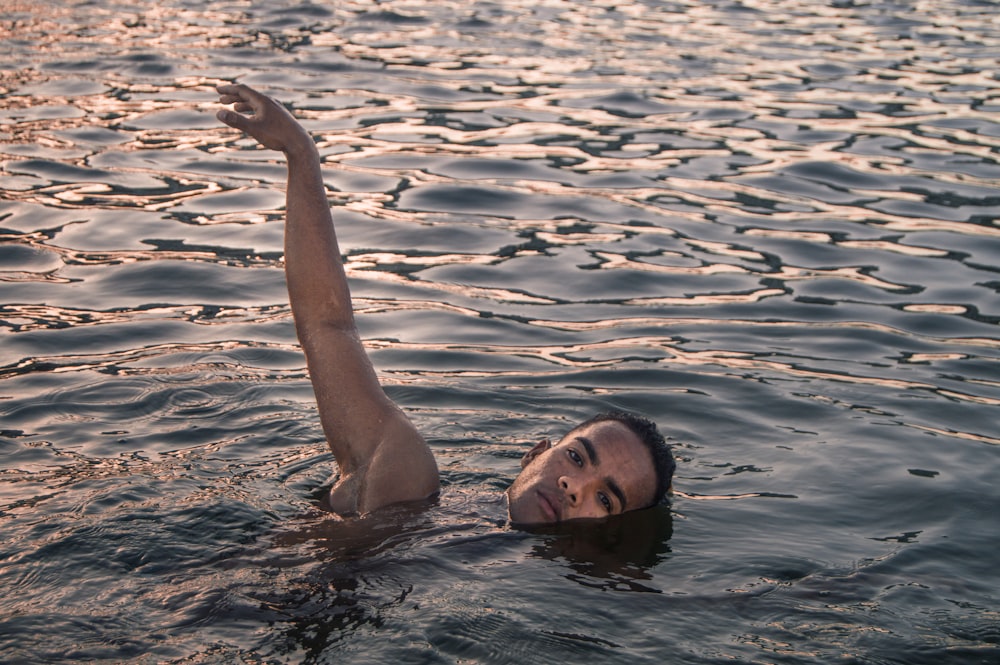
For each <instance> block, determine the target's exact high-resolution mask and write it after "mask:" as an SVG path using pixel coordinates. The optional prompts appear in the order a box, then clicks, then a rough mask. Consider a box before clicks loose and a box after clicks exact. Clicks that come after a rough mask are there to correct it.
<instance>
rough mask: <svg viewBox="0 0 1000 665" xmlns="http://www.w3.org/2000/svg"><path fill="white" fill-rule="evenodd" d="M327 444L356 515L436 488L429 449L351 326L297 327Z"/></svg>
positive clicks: (421, 495) (434, 465)
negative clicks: (383, 383) (389, 392)
mask: <svg viewBox="0 0 1000 665" xmlns="http://www.w3.org/2000/svg"><path fill="white" fill-rule="evenodd" d="M299 339H300V342H301V343H302V347H303V349H304V351H305V353H306V359H307V362H308V365H309V375H310V379H311V380H312V384H313V390H314V392H315V394H316V403H317V405H318V407H319V415H320V421H321V422H322V425H323V431H324V434H325V435H326V439H327V443H328V444H329V445H330V449H331V450H332V451H333V453H334V456H335V457H336V458H337V463H338V465H339V466H340V468H341V475H342V478H350V479H351V480H350V483H349V490H350V492H349V494H350V498H351V499H352V500H353V501H352V502H353V509H354V511H356V512H360V513H366V512H371V511H373V510H375V509H377V508H380V507H382V506H386V505H389V504H392V503H399V502H403V501H413V500H419V499H424V498H427V497H428V496H430V495H432V494H434V493H435V492H436V491H437V489H438V486H439V479H438V469H437V465H436V464H435V462H434V457H433V454H432V453H431V451H430V449H429V448H428V447H427V444H426V442H425V441H424V439H423V437H421V436H420V433H419V432H417V430H416V428H415V427H414V425H413V423H412V422H411V421H410V419H409V418H407V416H406V414H405V413H403V411H402V410H401V409H400V408H399V407H398V406H397V405H396V404H394V403H393V402H392V400H390V399H389V397H388V396H387V395H386V394H385V391H384V390H383V389H382V386H381V384H380V383H379V381H378V377H377V376H376V374H375V370H374V368H373V367H372V365H371V362H370V361H369V359H368V355H367V353H365V349H364V346H363V345H362V343H361V339H360V337H359V336H358V333H357V330H356V329H355V328H354V327H353V326H351V327H338V326H334V325H330V324H325V325H324V324H319V325H315V326H312V327H308V328H305V329H303V328H300V330H299Z"/></svg>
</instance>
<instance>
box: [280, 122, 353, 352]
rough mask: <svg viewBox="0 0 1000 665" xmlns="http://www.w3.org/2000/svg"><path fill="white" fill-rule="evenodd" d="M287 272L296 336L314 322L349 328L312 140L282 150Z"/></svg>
mask: <svg viewBox="0 0 1000 665" xmlns="http://www.w3.org/2000/svg"><path fill="white" fill-rule="evenodd" d="M285 154H286V157H287V159H288V188H287V200H286V219H285V275H286V280H287V282H288V294H289V300H290V302H291V305H292V312H293V313H294V315H295V321H296V327H297V328H298V330H299V335H300V337H301V336H303V335H304V334H308V331H309V330H310V329H311V328H312V327H313V326H317V325H329V326H334V327H337V328H340V329H353V327H354V316H353V312H352V308H351V295H350V289H349V288H348V285H347V277H346V275H345V274H344V266H343V262H342V261H341V257H340V248H339V246H338V244H337V235H336V231H335V229H334V226H333V220H332V218H331V215H330V205H329V202H328V200H327V197H326V190H325V188H324V186H323V178H322V173H321V171H320V162H319V154H318V152H317V151H316V147H315V145H314V144H313V143H312V141H311V140H310V141H309V142H308V144H306V143H302V144H301V145H299V146H297V147H295V148H294V149H290V150H287V151H286V153H285Z"/></svg>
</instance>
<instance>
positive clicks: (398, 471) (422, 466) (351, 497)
mask: <svg viewBox="0 0 1000 665" xmlns="http://www.w3.org/2000/svg"><path fill="white" fill-rule="evenodd" d="M380 429H381V432H382V436H381V437H380V440H379V442H378V443H377V445H376V446H374V448H373V449H372V450H371V454H370V457H368V459H367V460H366V462H365V463H364V465H363V466H362V467H360V468H357V469H355V470H354V471H352V472H349V473H346V474H345V475H342V476H341V478H340V480H339V481H338V482H337V484H336V485H334V486H333V488H332V489H331V490H330V497H329V504H330V508H331V509H332V510H333V511H334V512H337V513H340V514H361V515H364V514H367V513H371V512H374V511H376V510H378V509H379V508H383V507H385V506H390V505H393V504H397V503H407V502H412V501H421V500H425V499H428V498H430V497H432V496H434V495H435V494H436V493H437V492H438V490H439V489H440V477H439V474H438V468H437V463H436V462H435V460H434V454H433V453H432V452H431V450H430V448H429V447H428V446H427V443H426V442H425V441H424V438H423V437H422V436H421V435H420V433H419V432H417V430H416V428H415V427H414V426H413V424H412V422H410V420H409V419H408V418H407V417H406V415H405V414H403V412H402V411H400V410H398V409H393V410H392V412H390V413H388V414H386V420H385V421H383V422H382V423H381V428H380Z"/></svg>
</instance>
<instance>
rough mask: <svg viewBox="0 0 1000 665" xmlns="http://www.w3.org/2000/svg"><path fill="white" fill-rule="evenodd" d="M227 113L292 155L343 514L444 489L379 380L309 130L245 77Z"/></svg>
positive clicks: (289, 230) (304, 318)
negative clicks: (358, 318)
mask: <svg viewBox="0 0 1000 665" xmlns="http://www.w3.org/2000/svg"><path fill="white" fill-rule="evenodd" d="M218 91H219V95H220V101H221V102H222V103H223V104H233V105H234V110H233V111H229V110H222V111H219V113H218V118H219V120H221V121H222V122H224V123H226V124H227V125H229V126H231V127H234V128H236V129H239V130H242V131H244V132H246V133H247V134H249V135H250V136H252V137H253V138H255V139H256V140H257V141H258V142H260V144H261V145H263V146H265V147H267V148H270V149H272V150H279V151H281V152H283V153H284V155H285V159H286V161H287V163H288V186H287V190H286V219H285V277H286V280H287V282H288V294H289V299H290V301H291V305H292V313H293V315H294V319H295V330H296V332H297V333H298V337H299V342H300V343H301V344H302V348H303V350H304V352H305V355H306V362H307V364H308V367H309V375H310V379H311V380H312V384H313V391H314V392H315V394H316V402H317V404H318V406H319V415H320V421H321V423H322V425H323V432H324V434H325V435H326V440H327V443H328V444H329V446H330V449H331V450H332V451H333V454H334V456H335V457H336V458H337V464H338V466H339V467H340V471H341V475H340V479H339V480H338V482H337V484H336V485H334V487H333V489H332V490H331V492H330V505H331V507H332V508H333V509H334V510H335V511H336V512H338V513H342V514H349V513H362V514H363V513H368V512H371V511H373V510H376V509H377V508H380V507H382V506H386V505H389V504H392V503H399V502H403V501H414V500H419V499H424V498H427V497H429V496H431V495H433V494H434V493H435V492H437V490H438V487H439V479H438V470H437V465H436V464H435V462H434V457H433V455H432V454H431V451H430V449H429V448H428V447H427V444H426V443H425V442H424V440H423V438H422V437H421V436H420V434H419V433H418V432H417V431H416V429H415V428H414V426H413V424H412V423H411V422H410V420H409V419H408V418H407V417H406V415H405V414H404V413H403V412H402V411H401V410H400V409H399V408H398V407H397V406H396V405H395V404H394V403H393V402H392V401H391V400H390V399H389V398H388V397H387V396H386V394H385V392H384V391H383V390H382V387H381V385H380V384H379V382H378V377H377V376H376V374H375V370H374V369H373V367H372V365H371V362H370V361H369V359H368V355H367V354H366V353H365V349H364V346H363V345H362V344H361V339H360V337H359V335H358V331H357V328H356V327H355V324H354V313H353V309H352V306H351V293H350V289H349V288H348V285H347V277H346V276H345V274H344V266H343V263H342V261H341V256H340V248H339V247H338V245H337V236H336V233H335V231H334V226H333V220H332V217H331V215H330V206H329V202H328V201H327V198H326V190H325V188H324V186H323V179H322V174H321V171H320V160H319V152H318V151H317V149H316V144H315V143H314V142H313V140H312V138H311V137H310V136H309V134H308V133H307V132H306V130H305V129H304V128H303V127H302V126H301V125H300V124H299V123H298V122H297V121H296V120H295V118H293V117H292V115H291V114H290V113H289V112H288V111H287V110H286V109H285V108H284V107H283V106H282V105H281V104H279V103H278V102H276V101H275V100H273V99H271V98H270V97H266V96H264V95H262V94H260V93H258V92H256V91H255V90H253V89H251V88H248V87H247V86H244V85H225V86H221V87H219V89H218Z"/></svg>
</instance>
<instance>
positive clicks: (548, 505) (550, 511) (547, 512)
mask: <svg viewBox="0 0 1000 665" xmlns="http://www.w3.org/2000/svg"><path fill="white" fill-rule="evenodd" d="M538 507H539V508H540V509H541V511H542V515H544V516H545V521H546V522H551V523H553V524H557V523H558V522H560V521H561V516H560V510H559V504H558V503H556V502H555V501H553V500H552V499H551V498H550V497H549V496H548V495H547V494H545V493H544V492H538Z"/></svg>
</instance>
